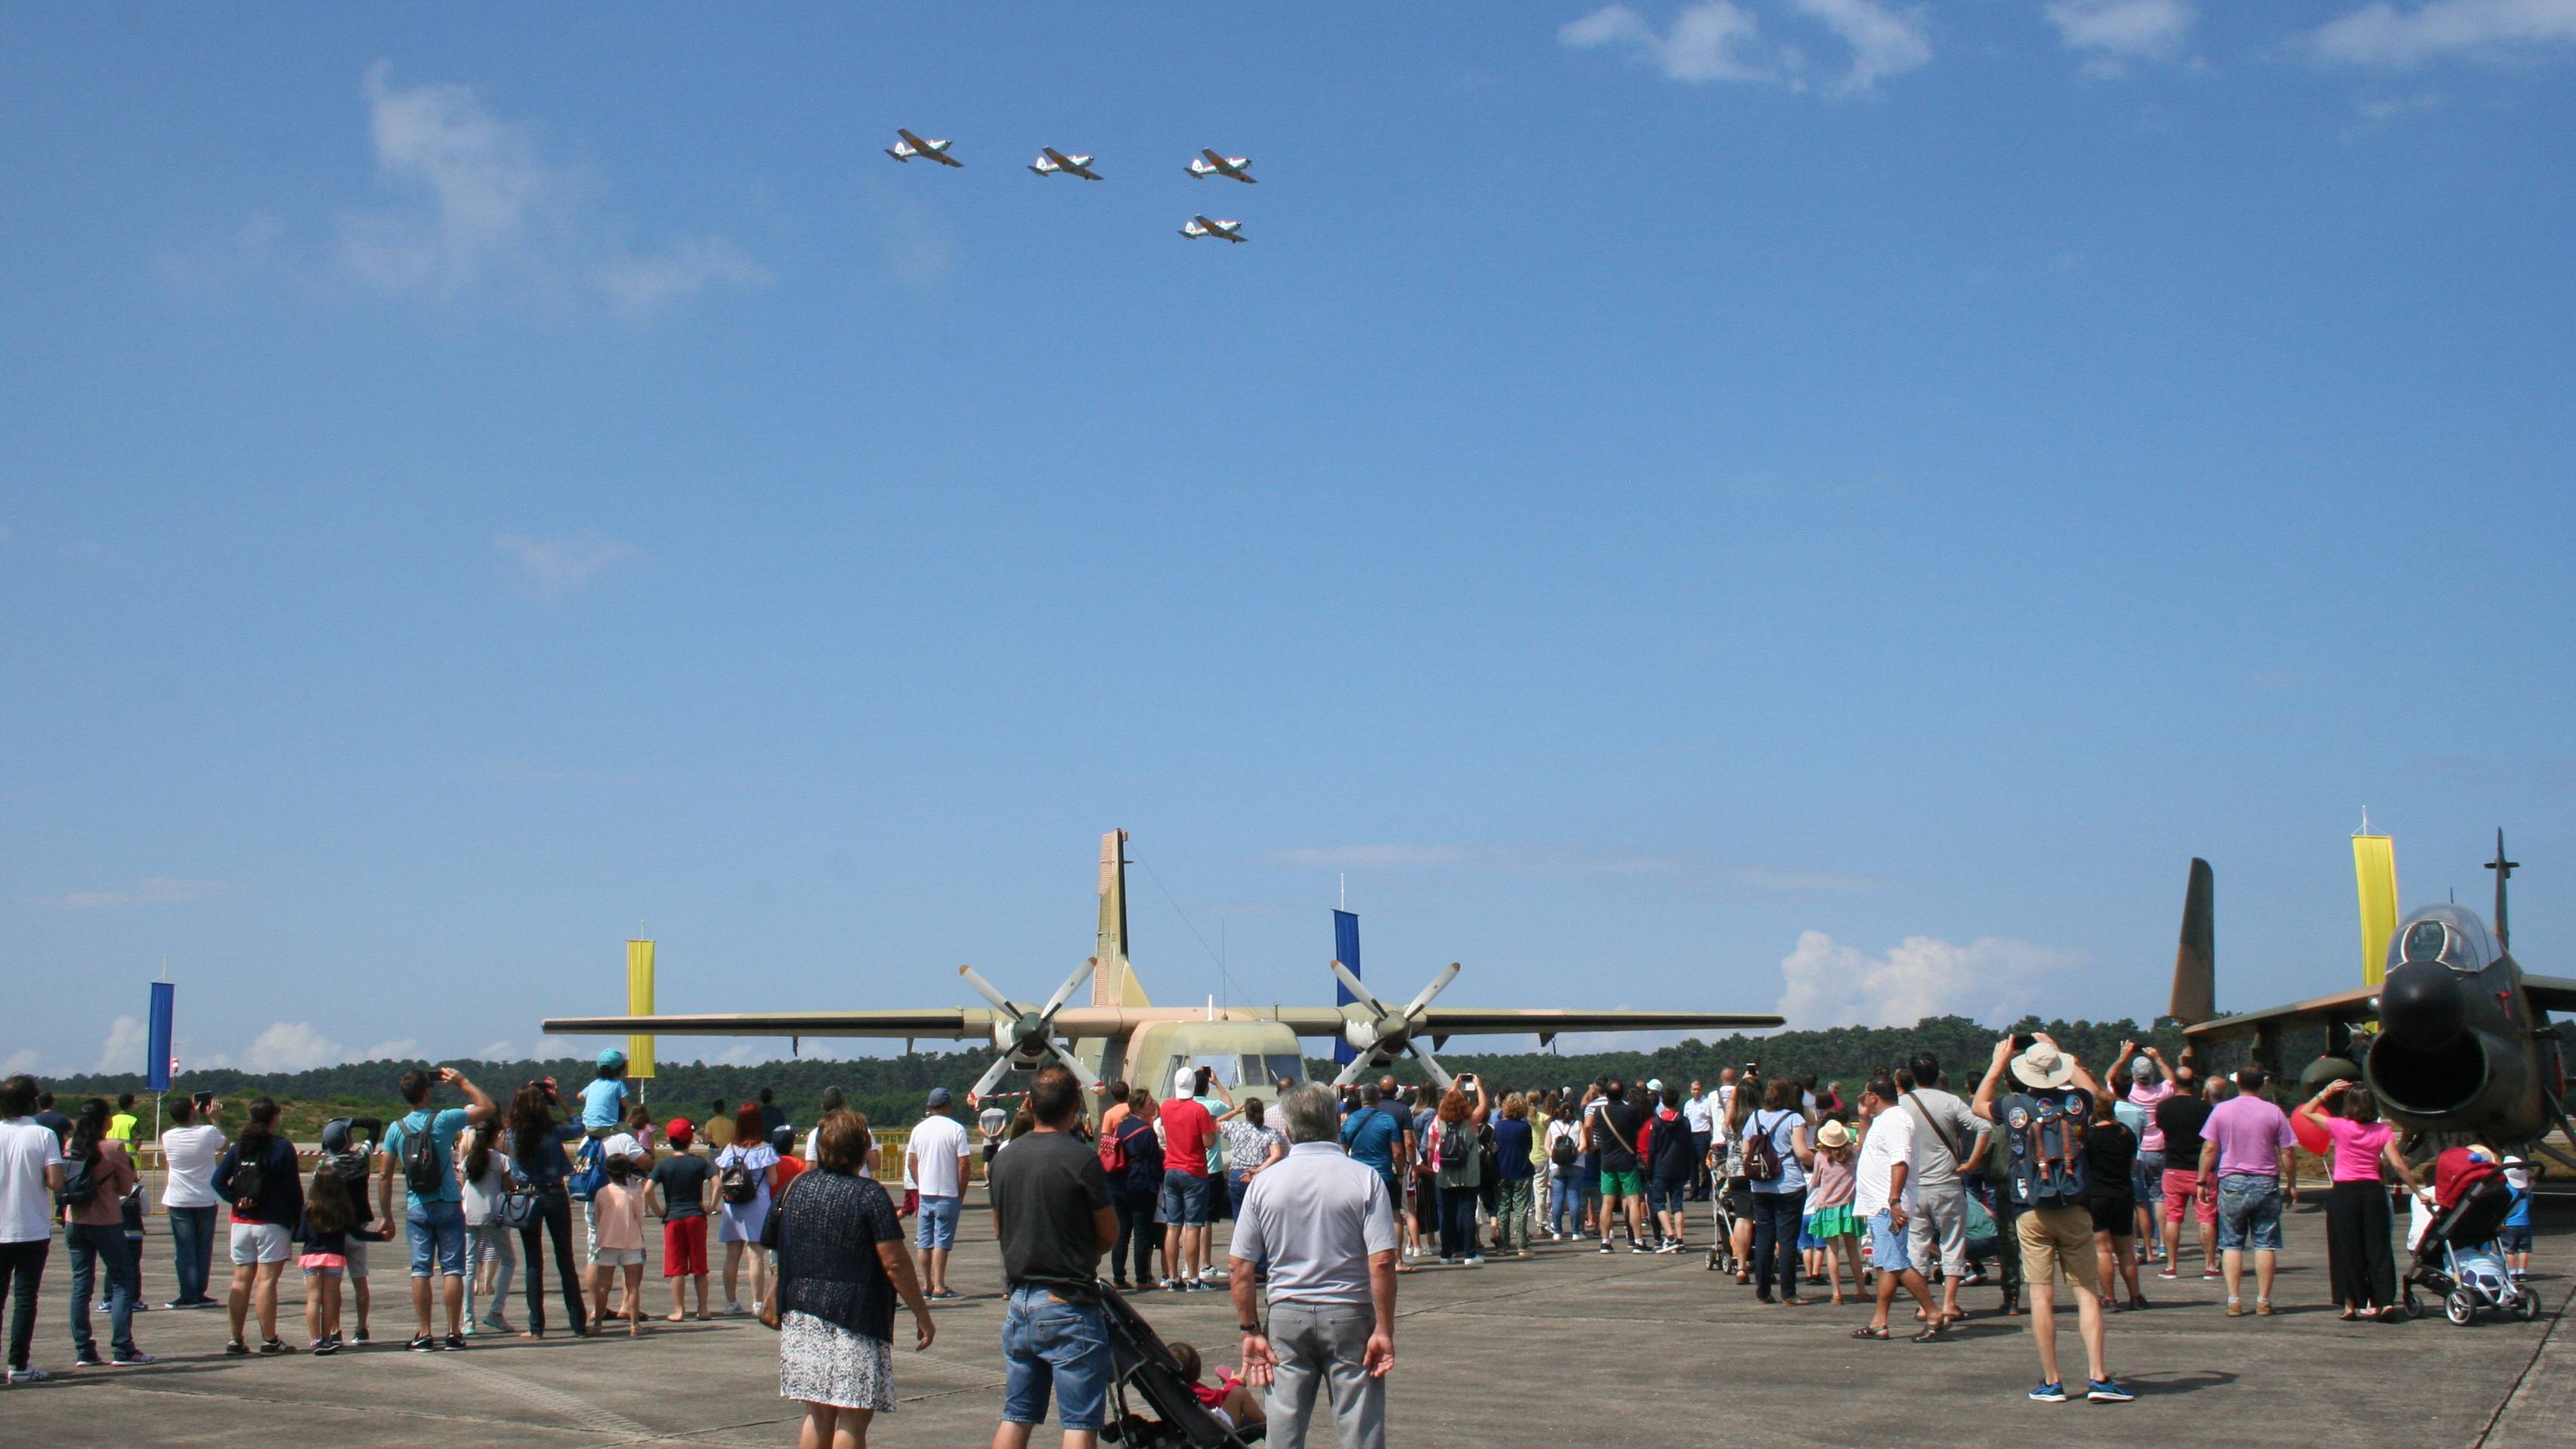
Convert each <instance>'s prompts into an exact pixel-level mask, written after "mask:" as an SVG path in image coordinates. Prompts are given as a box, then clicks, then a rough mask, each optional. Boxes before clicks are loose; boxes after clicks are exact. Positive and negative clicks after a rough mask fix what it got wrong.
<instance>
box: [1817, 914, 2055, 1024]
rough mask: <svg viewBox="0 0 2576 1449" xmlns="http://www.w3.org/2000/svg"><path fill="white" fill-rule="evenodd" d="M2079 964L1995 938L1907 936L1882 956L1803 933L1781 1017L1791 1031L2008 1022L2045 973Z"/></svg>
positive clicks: (2043, 949) (2022, 1007) (2022, 1008)
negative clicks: (1962, 1019)
mask: <svg viewBox="0 0 2576 1449" xmlns="http://www.w3.org/2000/svg"><path fill="white" fill-rule="evenodd" d="M2081 964H2082V959H2081V958H2080V957H2077V956H2074V955H2071V954H2069V953H2066V952H2062V951H2055V950H2051V949H2050V948H2048V947H2045V946H2034V945H2032V944H2030V943H2028V942H2026V941H2007V940H2001V939H1998V938H1996V937H1992V936H1988V937H1985V938H1983V939H1981V940H1978V941H1974V942H1971V943H1970V944H1968V945H1965V946H1960V945H1954V944H1952V943H1950V942H1948V941H1941V940H1936V939H1934V938H1932V937H1930V936H1908V937H1907V938H1905V942H1904V944H1902V945H1900V946H1898V947H1896V948H1895V949H1894V950H1892V951H1889V952H1888V953H1886V954H1885V955H1883V956H1867V955H1863V954H1862V953H1861V952H1860V951H1858V950H1856V949H1855V948H1853V947H1850V946H1844V945H1840V944H1838V943H1836V942H1835V940H1834V938H1833V937H1831V936H1828V935H1826V934H1825V933H1824V932H1822V931H1802V932H1800V933H1799V935H1798V945H1797V949H1795V950H1793V951H1791V952H1790V953H1789V954H1788V955H1787V956H1786V957H1784V958H1782V959H1781V962H1780V977H1781V984H1782V990H1781V993H1780V1006H1779V1012H1780V1014H1781V1015H1782V1016H1784V1017H1786V1018H1788V1022H1789V1025H1790V1026H1791V1027H1793V1028H1808V1027H1827V1026H1841V1025H1860V1026H1912V1025H1913V1024H1914V1023H1916V1022H1918V1021H1921V1020H1922V1019H1923V1018H1925V1017H1927V1016H1940V1015H1945V1014H1950V1013H1956V1014H1958V1015H1962V1016H1970V1017H1974V1018H1976V1019H1977V1020H1979V1021H1996V1020H2007V1019H2010V1018H2013V1017H2017V1016H2020V1015H2022V1014H2023V1012H2024V1011H2025V1010H2026V1009H2027V1007H2028V1004H2029V1001H2030V998H2031V994H2032V991H2033V988H2034V987H2035V986H2036V985H2037V983H2038V981H2039V979H2040V978H2041V977H2042V976H2043V975H2045V974H2046V973H2049V972H2052V971H2058V970H2064V969H2067V968H2071V967H2074V966H2078V965H2081Z"/></svg>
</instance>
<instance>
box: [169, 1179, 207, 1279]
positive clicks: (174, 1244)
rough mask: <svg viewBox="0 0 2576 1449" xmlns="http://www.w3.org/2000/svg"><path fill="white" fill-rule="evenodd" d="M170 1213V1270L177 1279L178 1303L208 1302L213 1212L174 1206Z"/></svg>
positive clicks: (198, 1208)
mask: <svg viewBox="0 0 2576 1449" xmlns="http://www.w3.org/2000/svg"><path fill="white" fill-rule="evenodd" d="M169 1212H170V1271H171V1272H172V1274H174V1275H175V1276H176V1277H177V1278H178V1280H179V1291H178V1294H177V1295H176V1296H177V1299H178V1301H179V1302H181V1303H211V1302H213V1301H214V1300H213V1299H210V1298H208V1297H207V1296H206V1275H207V1274H208V1273H209V1272H211V1271H212V1270H213V1265H214V1261H215V1209H214V1207H213V1205H212V1204H208V1205H207V1206H205V1207H175V1208H171V1209H170V1210H169Z"/></svg>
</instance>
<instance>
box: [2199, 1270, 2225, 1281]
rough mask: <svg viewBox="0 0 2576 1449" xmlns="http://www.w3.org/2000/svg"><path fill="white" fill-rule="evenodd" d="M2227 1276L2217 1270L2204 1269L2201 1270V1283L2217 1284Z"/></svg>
mask: <svg viewBox="0 0 2576 1449" xmlns="http://www.w3.org/2000/svg"><path fill="white" fill-rule="evenodd" d="M2226 1276H2227V1275H2226V1274H2224V1273H2222V1272H2220V1271H2218V1270H2217V1269H2216V1268H2203V1269H2201V1270H2200V1281H2202V1282H2203V1283H2215V1282H2217V1281H2218V1280H2219V1279H2221V1278H2224V1277H2226Z"/></svg>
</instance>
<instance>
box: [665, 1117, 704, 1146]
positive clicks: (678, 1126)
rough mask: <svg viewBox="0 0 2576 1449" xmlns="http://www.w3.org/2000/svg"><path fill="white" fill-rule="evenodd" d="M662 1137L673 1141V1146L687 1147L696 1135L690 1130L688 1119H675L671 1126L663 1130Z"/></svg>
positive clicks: (672, 1120)
mask: <svg viewBox="0 0 2576 1449" xmlns="http://www.w3.org/2000/svg"><path fill="white" fill-rule="evenodd" d="M662 1135H663V1136H665V1137H668V1138H669V1139H671V1145H672V1146H674V1147H686V1146H688V1145H689V1140H690V1138H691V1137H693V1136H695V1135H696V1134H695V1133H694V1132H693V1131H692V1130H691V1129H690V1127H689V1119H688V1118H686V1117H674V1118H672V1119H671V1123H670V1125H669V1126H667V1127H664V1128H663V1129H662Z"/></svg>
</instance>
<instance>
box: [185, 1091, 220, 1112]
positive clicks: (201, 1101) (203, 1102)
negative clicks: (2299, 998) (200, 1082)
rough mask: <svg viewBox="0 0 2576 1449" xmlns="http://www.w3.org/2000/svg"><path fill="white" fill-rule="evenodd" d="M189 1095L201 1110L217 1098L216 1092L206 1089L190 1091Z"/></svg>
mask: <svg viewBox="0 0 2576 1449" xmlns="http://www.w3.org/2000/svg"><path fill="white" fill-rule="evenodd" d="M188 1095H189V1097H190V1098H191V1099H193V1100H194V1101H195V1102H196V1104H197V1110H198V1111H200V1112H202V1111H204V1110H206V1108H207V1106H208V1105H209V1104H211V1103H212V1102H213V1101H214V1100H215V1094H214V1093H212V1092H208V1091H204V1090H199V1091H194V1092H190V1093H189V1094H188Z"/></svg>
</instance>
